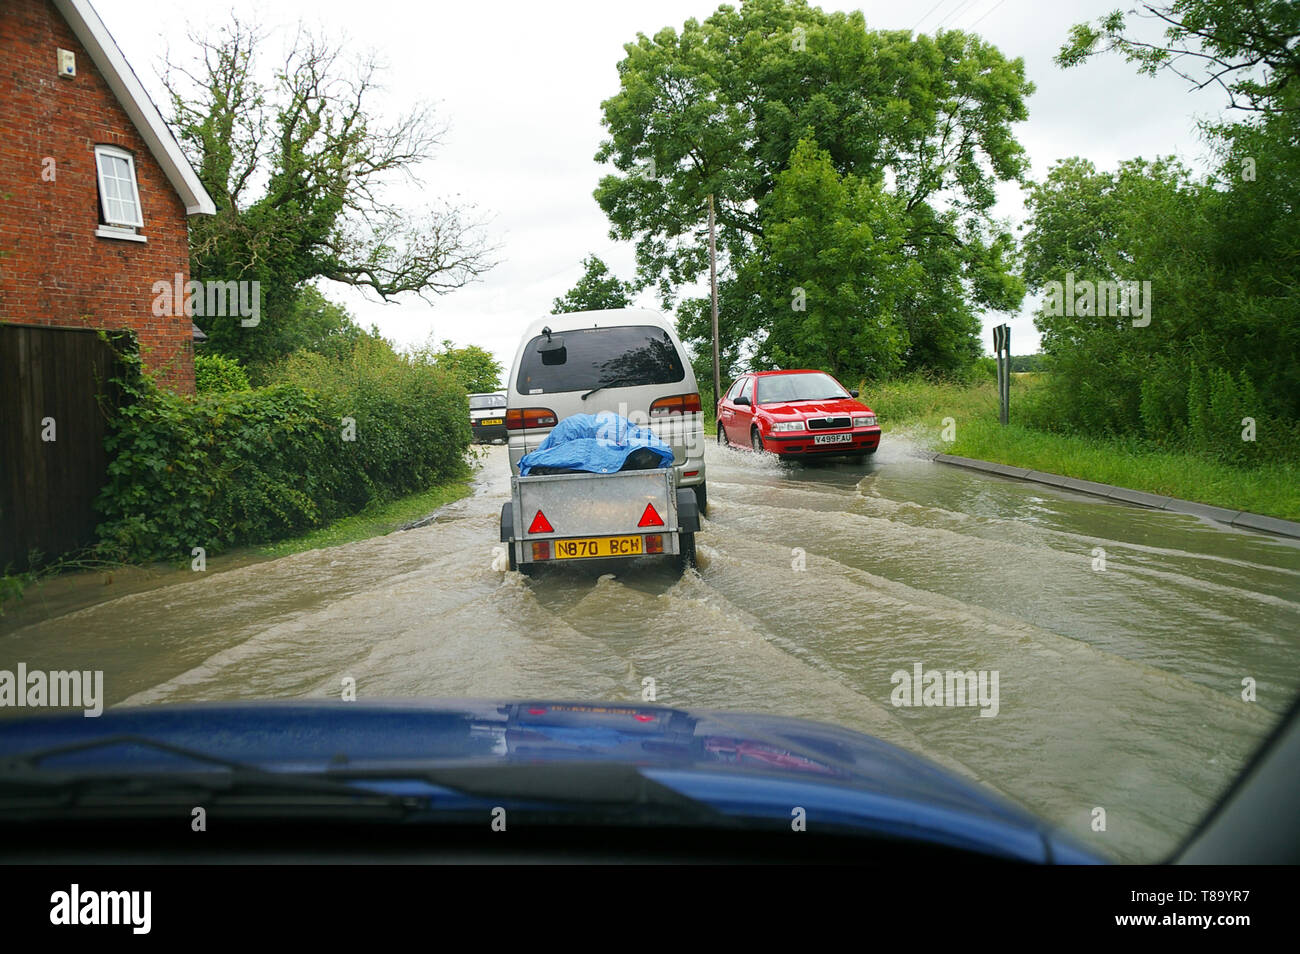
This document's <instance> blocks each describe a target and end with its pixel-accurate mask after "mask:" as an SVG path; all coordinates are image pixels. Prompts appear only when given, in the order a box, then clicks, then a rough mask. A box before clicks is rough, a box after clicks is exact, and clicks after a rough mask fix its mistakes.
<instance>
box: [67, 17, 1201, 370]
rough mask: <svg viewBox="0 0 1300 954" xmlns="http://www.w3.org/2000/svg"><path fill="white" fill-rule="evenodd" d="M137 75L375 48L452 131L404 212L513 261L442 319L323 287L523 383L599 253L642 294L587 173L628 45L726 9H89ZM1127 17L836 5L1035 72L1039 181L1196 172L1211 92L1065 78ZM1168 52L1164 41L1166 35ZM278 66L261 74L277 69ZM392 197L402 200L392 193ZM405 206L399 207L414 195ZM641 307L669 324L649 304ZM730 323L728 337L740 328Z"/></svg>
mask: <svg viewBox="0 0 1300 954" xmlns="http://www.w3.org/2000/svg"><path fill="white" fill-rule="evenodd" d="M92 2H93V3H94V5H95V8H96V9H97V10H98V11H99V14H100V16H101V17H102V18H103V20H104V22H105V23H106V24H107V26H108V28H109V30H110V31H111V32H112V34H113V36H114V38H115V39H116V40H117V42H118V44H119V45H120V46H121V48H122V50H123V52H124V53H125V54H126V57H127V59H128V60H129V61H130V62H131V64H132V66H133V67H134V68H135V71H136V73H137V74H139V76H140V78H141V80H142V81H143V82H144V83H145V85H146V87H148V88H149V90H150V92H151V94H152V95H153V96H154V98H155V101H156V102H158V103H159V104H160V105H162V104H163V103H164V102H165V99H164V97H163V96H162V95H161V86H160V84H159V82H158V73H159V71H160V70H161V68H162V60H163V58H164V55H165V53H166V52H167V51H170V53H171V56H172V57H173V59H183V58H184V57H185V56H186V55H187V54H188V52H189V51H190V49H191V46H190V44H189V42H188V40H187V39H186V35H187V32H189V31H190V30H199V31H203V30H205V29H208V30H211V29H214V28H216V27H218V26H220V25H221V24H222V23H223V22H225V21H227V20H228V19H229V16H230V12H231V11H232V10H233V11H234V12H235V13H237V14H238V15H239V17H240V18H241V19H244V20H247V21H250V22H256V23H259V24H261V25H262V26H263V27H265V28H270V29H272V30H273V31H274V32H273V33H272V35H271V38H270V44H269V49H268V50H267V53H268V54H271V53H274V52H278V51H279V50H280V49H281V48H282V46H283V44H285V43H286V42H287V41H288V39H289V37H290V36H291V35H292V32H293V30H294V28H295V27H296V25H297V24H298V22H299V21H301V22H302V23H303V24H304V25H306V26H307V27H310V28H312V29H313V30H318V31H321V32H323V33H325V34H326V35H328V36H331V37H334V38H338V39H342V40H345V41H346V44H347V47H348V49H350V50H356V51H358V52H362V51H365V50H373V51H374V52H376V53H377V54H378V55H379V57H380V58H381V60H382V61H383V62H384V63H385V64H386V66H387V69H386V71H385V73H384V77H383V82H384V85H385V87H386V88H385V92H384V94H383V98H382V99H379V98H377V99H376V103H378V104H379V105H380V107H381V109H382V111H383V112H384V113H385V114H386V115H397V114H399V113H401V112H403V111H404V110H405V109H406V108H408V107H409V106H410V105H411V104H412V103H414V102H416V101H420V100H424V101H430V102H432V103H434V104H435V106H436V109H437V112H438V116H439V118H440V119H441V120H442V121H444V122H447V123H448V124H449V125H450V129H449V131H448V133H447V135H446V137H445V139H444V143H443V145H442V147H441V148H440V149H439V151H438V152H437V154H436V155H435V157H434V159H433V161H431V162H429V163H426V164H425V165H424V166H423V167H422V168H421V171H420V181H419V186H418V188H413V189H410V190H409V192H410V202H411V203H412V204H413V205H419V204H421V203H423V202H424V201H426V200H427V198H428V197H445V198H447V199H450V200H453V201H456V202H460V203H473V204H474V205H476V206H477V209H478V211H479V212H480V213H481V214H482V216H483V217H484V218H486V219H487V220H488V223H489V224H488V234H489V238H490V240H491V241H492V242H493V243H494V244H498V245H499V246H500V251H499V252H498V256H497V257H498V259H499V261H500V264H499V265H498V266H497V267H496V268H495V269H493V270H492V271H490V272H488V273H487V275H486V276H485V277H484V279H483V280H482V281H480V282H478V283H476V284H473V285H470V286H467V287H466V288H464V289H461V290H459V291H456V292H452V293H451V294H449V295H446V296H444V297H442V298H439V299H437V300H436V301H435V302H434V303H433V304H428V303H425V302H424V301H422V300H421V299H419V298H415V297H414V296H412V297H409V298H407V299H404V300H399V301H397V302H394V303H387V304H385V303H383V302H380V301H378V300H377V299H376V298H374V297H372V298H369V299H367V298H366V297H364V296H363V295H362V294H360V293H359V292H357V291H356V290H355V289H352V288H348V287H346V286H340V285H334V284H328V286H327V287H325V289H324V290H325V292H326V294H327V295H329V296H330V297H332V298H335V299H336V300H339V301H342V302H344V303H345V304H346V305H347V306H348V308H349V309H350V310H351V311H352V312H353V313H354V314H355V315H356V316H357V318H358V319H359V320H360V321H361V323H362V324H363V325H366V326H368V325H369V324H371V323H372V322H373V323H375V324H377V325H378V326H379V328H380V329H381V331H382V332H383V333H384V334H385V335H386V336H387V337H389V338H391V339H393V340H394V341H396V342H397V343H398V344H399V345H405V344H413V343H418V342H421V341H423V340H425V339H426V338H427V337H428V336H429V335H430V334H432V335H434V336H435V337H436V339H439V340H440V339H442V338H450V339H452V340H454V341H456V342H457V343H458V344H462V345H463V344H470V343H473V344H478V345H481V346H483V347H485V348H488V349H489V350H491V351H492V352H494V353H495V354H496V355H497V357H498V358H499V359H500V360H501V362H502V363H503V364H505V365H507V366H508V365H509V363H510V361H511V360H512V359H513V357H514V350H515V347H516V345H517V343H518V338H519V335H520V333H521V332H522V330H523V328H524V326H525V325H526V324H527V323H528V322H529V321H531V320H533V319H534V318H536V317H537V316H539V315H542V314H545V313H547V312H549V311H550V309H551V303H552V300H553V299H554V298H556V297H557V296H559V295H561V294H563V293H564V292H565V291H566V290H567V289H568V288H569V287H571V286H572V285H573V284H574V282H576V281H577V279H578V277H579V275H580V274H581V272H582V269H581V266H580V264H579V262H580V260H581V259H582V258H583V256H585V255H587V254H588V253H590V252H595V253H596V254H598V255H600V256H601V257H602V258H603V259H604V260H605V261H606V262H607V263H608V264H609V266H610V267H611V268H612V269H613V270H614V271H615V272H616V273H617V274H618V275H619V277H621V278H631V277H632V275H633V272H634V256H633V249H632V246H631V244H630V243H619V242H614V241H612V240H611V239H610V238H609V236H608V223H607V220H606V219H605V217H604V215H603V213H602V212H601V211H600V208H599V207H598V206H597V205H596V202H595V200H594V199H593V198H592V191H593V190H594V189H595V187H596V183H597V181H598V180H599V178H600V176H601V175H603V174H604V173H605V172H606V171H608V169H607V168H606V167H602V166H600V165H599V164H597V163H596V162H595V161H594V160H593V159H592V156H593V155H594V154H595V152H596V148H597V146H598V144H599V142H600V140H601V139H602V138H603V133H604V127H603V126H601V123H600V119H601V111H600V103H601V100H603V99H606V98H608V97H609V96H611V95H613V94H614V93H615V92H617V90H618V74H617V72H616V69H615V66H616V64H617V62H618V61H619V60H620V59H621V58H622V56H623V49H622V46H623V44H624V43H626V42H629V41H632V40H633V39H635V37H636V34H637V33H638V32H644V33H647V34H653V33H654V32H656V31H657V30H659V29H661V28H662V27H664V26H674V27H677V28H680V27H681V24H682V23H683V22H684V21H685V20H686V19H688V18H689V17H695V18H697V19H701V20H702V19H704V18H705V17H707V16H708V15H709V14H710V13H711V12H712V11H713V10H715V9H717V7H718V6H719V5H720V3H719V2H718V0H656V2H654V3H646V2H624V0H550V2H538V0H512V2H487V0H478V2H472V3H464V2H446V0H433V2H414V0H366V2H363V3H358V2H356V0H346V2H344V0H277V2H267V0H235V2H233V3H231V4H229V5H228V6H221V5H218V4H214V3H212V2H211V0H170V2H168V3H158V2H151V3H142V2H140V0H92ZM1128 5H1129V4H1127V3H1122V2H1121V0H1049V2H1035V0H919V2H908V0H866V2H862V0H850V2H836V0H829V2H823V3H821V4H820V6H821V7H822V8H823V9H825V10H854V9H861V10H863V11H864V13H865V15H866V19H867V25H868V27H870V28H879V29H915V30H917V31H918V32H924V33H930V32H933V31H934V30H935V29H936V28H938V27H940V26H942V27H944V28H959V29H968V30H971V29H973V30H974V31H975V32H978V33H980V34H981V35H983V36H984V38H985V39H987V40H989V41H991V42H992V43H994V44H996V45H997V46H998V47H999V49H1001V51H1002V52H1003V54H1004V55H1006V56H1008V57H1017V56H1019V57H1023V58H1024V60H1025V66H1026V70H1027V73H1028V78H1029V79H1030V80H1031V81H1032V82H1033V83H1034V84H1035V86H1036V87H1037V92H1036V93H1035V94H1034V95H1033V97H1031V99H1030V100H1029V119H1028V121H1027V122H1025V123H1023V124H1021V125H1020V126H1019V127H1017V129H1016V134H1017V136H1018V138H1019V140H1020V142H1021V143H1022V144H1023V145H1024V146H1025V149H1026V150H1027V152H1028V155H1029V158H1030V160H1031V161H1032V164H1033V171H1032V175H1033V176H1034V177H1035V178H1038V177H1041V176H1043V175H1044V174H1045V173H1046V171H1047V169H1048V167H1049V166H1050V165H1051V164H1052V163H1053V162H1054V161H1056V160H1058V159H1061V158H1064V157H1067V156H1073V155H1079V156H1084V157H1087V158H1089V159H1091V160H1092V161H1093V162H1094V163H1096V164H1097V165H1098V166H1099V167H1101V168H1114V167H1115V165H1116V164H1117V163H1118V162H1119V161H1120V160H1121V159H1126V158H1131V157H1134V156H1139V155H1141V156H1148V157H1151V156H1155V155H1165V154H1169V153H1177V154H1179V155H1180V156H1182V157H1183V158H1184V160H1185V161H1187V162H1188V163H1189V164H1191V165H1192V166H1193V168H1201V167H1202V162H1201V160H1202V157H1203V156H1204V153H1205V150H1204V147H1203V144H1202V143H1201V141H1200V139H1199V137H1198V135H1197V133H1196V130H1195V121H1196V119H1197V118H1207V117H1212V116H1216V115H1218V114H1219V111H1220V109H1221V107H1222V103H1221V102H1220V100H1219V99H1218V98H1217V97H1216V95H1215V94H1214V93H1213V92H1204V93H1190V92H1188V91H1187V88H1186V84H1185V83H1184V82H1183V81H1182V80H1179V79H1178V78H1177V77H1174V76H1171V75H1162V76H1160V77H1156V78H1148V77H1143V76H1139V75H1137V74H1136V72H1135V71H1134V69H1133V67H1132V66H1130V65H1129V64H1127V63H1125V62H1124V61H1123V60H1122V58H1120V57H1119V56H1116V55H1111V56H1108V57H1101V58H1099V59H1097V60H1094V61H1093V62H1092V63H1089V64H1087V65H1085V66H1082V67H1076V68H1075V69H1072V70H1068V71H1063V70H1061V69H1058V68H1057V67H1056V66H1055V65H1054V64H1053V63H1052V56H1053V55H1054V54H1055V53H1056V51H1057V50H1058V49H1059V47H1060V46H1061V44H1062V42H1063V41H1064V39H1065V37H1066V31H1067V29H1068V28H1069V26H1070V25H1071V24H1073V23H1076V22H1080V21H1082V20H1090V19H1095V18H1096V17H1098V16H1100V15H1103V14H1105V13H1107V12H1109V11H1110V10H1112V9H1115V7H1116V6H1124V7H1127V6H1128ZM1157 35H1158V34H1157ZM273 62H274V60H273V59H272V58H271V57H270V56H269V55H268V57H267V58H266V59H265V61H264V65H265V66H270V65H271V64H272V63H273ZM395 194H396V193H395ZM403 196H404V199H405V194H403ZM997 213H998V215H999V216H1002V217H1006V218H1011V219H1014V220H1016V221H1019V220H1020V219H1022V218H1023V215H1024V209H1023V205H1022V202H1021V194H1020V190H1019V188H1018V187H1012V188H1008V189H1004V190H1003V191H1002V193H1001V202H1000V205H999V207H998V210H997ZM640 304H643V305H645V306H648V307H657V304H656V301H655V299H654V296H653V295H652V294H650V293H647V294H646V295H645V296H644V297H643V299H642V301H641V302H640ZM1031 304H1032V303H1031V302H1029V301H1028V300H1027V301H1026V306H1025V308H1024V310H1023V311H1022V313H1021V314H1019V315H1006V314H989V315H986V316H985V333H984V348H985V351H990V350H991V332H990V331H989V330H988V329H989V328H991V327H992V326H993V325H995V324H999V323H1001V322H1003V321H1007V322H1009V323H1010V325H1011V327H1012V351H1013V353H1015V354H1026V353H1030V352H1032V351H1034V350H1036V349H1037V341H1038V336H1037V333H1036V332H1035V330H1034V327H1033V322H1032V320H1031V318H1030V317H1029V310H1030V306H1031ZM722 319H723V320H724V321H725V320H726V316H725V315H723V316H722Z"/></svg>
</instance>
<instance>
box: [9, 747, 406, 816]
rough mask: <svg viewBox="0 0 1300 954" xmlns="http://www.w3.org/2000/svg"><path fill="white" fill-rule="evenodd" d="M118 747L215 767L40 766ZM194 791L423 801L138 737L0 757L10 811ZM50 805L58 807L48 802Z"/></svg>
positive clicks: (383, 804) (351, 801)
mask: <svg viewBox="0 0 1300 954" xmlns="http://www.w3.org/2000/svg"><path fill="white" fill-rule="evenodd" d="M113 745H131V746H138V747H143V748H149V749H155V750H157V751H160V752H166V753H168V754H170V755H175V756H178V757H180V758H184V759H189V760H191V761H195V762H199V763H202V764H204V765H207V766H210V768H207V769H204V770H200V771H195V770H189V771H184V772H182V771H177V770H175V769H159V768H153V769H132V770H128V771H123V770H120V769H108V770H105V769H75V770H71V769H43V768H41V767H40V763H41V762H42V761H44V760H46V759H48V758H51V757H54V756H58V755H67V754H71V753H75V752H85V751H90V750H93V749H98V748H104V747H106V746H113ZM196 791H197V792H198V793H200V794H203V795H207V796H210V797H221V796H224V795H240V796H244V797H248V796H254V795H274V796H292V797H293V798H294V799H295V800H299V799H301V800H308V801H312V802H313V803H316V804H319V803H320V802H321V801H322V800H324V801H329V802H332V803H335V804H337V805H339V806H341V807H343V806H355V807H358V808H364V807H372V808H373V807H379V808H387V809H399V810H403V811H405V810H409V809H412V808H415V807H418V806H419V805H420V804H421V800H419V799H412V798H410V797H406V796H396V795H390V794H388V793H386V792H376V791H374V790H368V789H364V788H360V787H358V786H354V785H349V784H347V783H346V782H343V781H340V780H335V779H330V778H325V777H322V776H320V775H318V774H315V773H310V774H304V773H295V772H273V771H269V770H267V769H263V768H260V767H258V766H256V765H250V764H247V763H244V762H238V761H234V760H231V759H225V758H221V757H220V756H216V755H210V754H208V753H206V752H201V751H199V750H197V749H189V748H185V747H184V746H179V745H172V744H170V743H167V742H159V741H157V740H155V739H150V738H147V737H145V736H136V735H114V736H106V737H104V738H101V739H93V740H90V741H87V742H76V743H72V744H69V745H58V746H50V747H48V748H44V749H34V750H32V751H29V752H23V753H19V754H17V755H14V756H10V757H8V758H5V759H2V760H0V815H3V813H4V811H5V810H6V809H11V808H15V807H22V808H34V807H39V806H47V807H59V806H63V807H67V806H71V805H74V804H78V803H82V804H84V803H86V802H88V801H89V802H93V801H95V800H96V798H98V799H100V800H103V799H105V798H112V799H115V800H117V802H118V804H123V803H129V802H130V800H131V799H132V798H133V797H136V798H144V799H150V800H155V801H156V800H158V799H160V798H165V797H166V796H167V795H169V794H176V795H181V794H184V795H187V796H188V797H189V798H191V799H192V798H193V796H194V794H195V792H196ZM50 802H54V803H55V804H54V805H50Z"/></svg>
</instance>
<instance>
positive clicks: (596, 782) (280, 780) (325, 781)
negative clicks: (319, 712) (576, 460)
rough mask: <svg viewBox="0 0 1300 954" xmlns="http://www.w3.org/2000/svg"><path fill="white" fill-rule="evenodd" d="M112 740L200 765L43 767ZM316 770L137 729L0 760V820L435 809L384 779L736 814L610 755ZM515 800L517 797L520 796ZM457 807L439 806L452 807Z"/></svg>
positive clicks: (674, 819) (607, 814)
mask: <svg viewBox="0 0 1300 954" xmlns="http://www.w3.org/2000/svg"><path fill="white" fill-rule="evenodd" d="M111 745H137V746H143V747H146V748H152V749H156V750H158V751H161V752H167V753H170V754H172V755H177V756H180V757H182V758H186V759H191V760H193V761H197V762H200V763H203V764H205V765H207V766H211V767H210V768H207V769H204V770H200V771H194V770H190V771H184V772H180V771H175V770H165V769H163V770H160V769H156V768H155V769H147V770H139V769H133V770H127V771H123V770H120V769H107V770H106V769H80V768H79V769H76V770H68V769H63V770H53V769H43V768H41V767H40V762H41V761H43V760H45V759H48V758H51V757H53V756H56V755H65V754H69V753H74V752H81V751H89V750H93V749H97V748H103V747H105V746H111ZM339 765H340V766H345V767H333V766H332V767H330V768H328V769H326V770H324V771H313V772H277V771H270V770H267V769H263V768H260V767H258V766H255V765H250V764H246V763H242V762H237V761H232V760H230V759H225V758H221V757H219V756H214V755H209V754H208V753H206V752H201V751H198V750H195V749H188V748H184V747H182V746H176V745H171V744H169V743H165V742H158V741H156V740H153V739H149V738H146V737H143V736H133V735H117V736H108V737H105V738H102V739H95V740H92V741H89V742H80V743H74V744H71V745H61V746H52V747H49V748H45V749H37V750H33V751H30V752H25V753H22V754H19V755H17V756H13V757H10V758H6V759H3V760H0V820H6V819H7V818H8V819H12V818H13V817H14V816H15V815H19V816H26V815H31V814H37V815H48V814H50V813H51V812H55V813H61V812H70V811H75V810H76V809H84V810H85V811H88V812H103V811H105V810H108V811H110V812H112V813H115V814H116V813H119V812H123V813H125V812H129V811H131V810H132V809H142V810H150V809H155V810H156V809H163V808H171V807H174V805H176V804H183V805H192V804H196V803H197V804H202V803H204V802H213V803H218V802H220V803H224V804H231V803H239V804H240V805H241V806H242V807H244V808H245V809H246V810H253V811H255V810H258V809H260V810H263V811H265V812H267V813H270V812H271V811H272V810H274V811H275V812H276V813H277V814H285V813H286V810H287V811H288V813H290V814H292V813H293V812H294V811H296V810H299V809H301V810H306V811H315V812H319V811H321V810H322V809H332V810H336V811H338V812H341V813H344V814H347V815H353V814H356V813H361V812H366V811H369V812H371V813H376V812H377V813H379V814H380V815H382V816H384V817H390V816H392V817H407V816H409V815H411V814H414V813H418V812H428V813H432V814H433V815H437V813H438V811H439V809H438V806H436V805H431V804H430V798H431V797H432V796H433V795H434V794H435V793H433V792H427V793H423V794H406V795H398V794H393V793H389V792H385V791H383V790H382V788H380V787H379V786H381V785H382V784H384V783H386V782H394V781H407V782H409V781H414V782H419V783H423V784H426V785H428V786H430V787H431V788H437V789H443V790H444V791H450V792H453V793H455V794H457V795H460V796H463V797H465V798H468V799H479V800H491V801H506V802H512V803H515V804H516V805H517V808H518V810H524V811H530V810H538V811H549V812H550V813H551V814H552V815H554V813H555V812H556V811H558V812H559V813H561V815H563V816H564V817H566V818H569V819H571V820H572V821H576V822H582V821H609V820H617V821H625V822H626V821H633V822H641V823H647V824H655V823H670V824H677V825H684V824H694V825H706V826H709V827H715V828H716V827H733V826H734V825H735V824H736V822H734V821H733V820H731V819H729V818H727V816H725V815H723V814H722V813H720V812H718V811H717V810H716V809H714V808H713V807H712V806H710V805H708V804H706V803H704V802H700V801H697V800H696V799H693V798H690V797H689V796H686V795H683V794H681V793H680V792H678V791H676V790H675V789H672V788H670V787H668V786H666V785H663V784H662V783H660V782H656V781H655V780H653V779H651V778H648V777H646V776H645V775H643V774H642V773H641V771H640V769H639V768H638V767H637V766H635V765H626V764H623V763H617V762H615V763H610V762H591V761H580V762H559V763H555V762H552V763H541V764H534V763H524V764H513V763H504V764H502V763H498V764H490V765H477V764H468V765H467V764H461V765H437V764H435V765H429V764H427V763H425V764H421V763H414V764H412V763H409V762H407V763H399V764H396V765H374V766H365V767H357V768H354V767H351V766H348V764H347V760H346V757H343V758H342V759H341V761H340V763H339ZM520 803H522V804H520ZM465 810H466V808H464V807H462V808H460V809H458V810H455V809H453V810H451V811H449V812H448V814H461V813H463V812H464V811H465Z"/></svg>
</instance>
